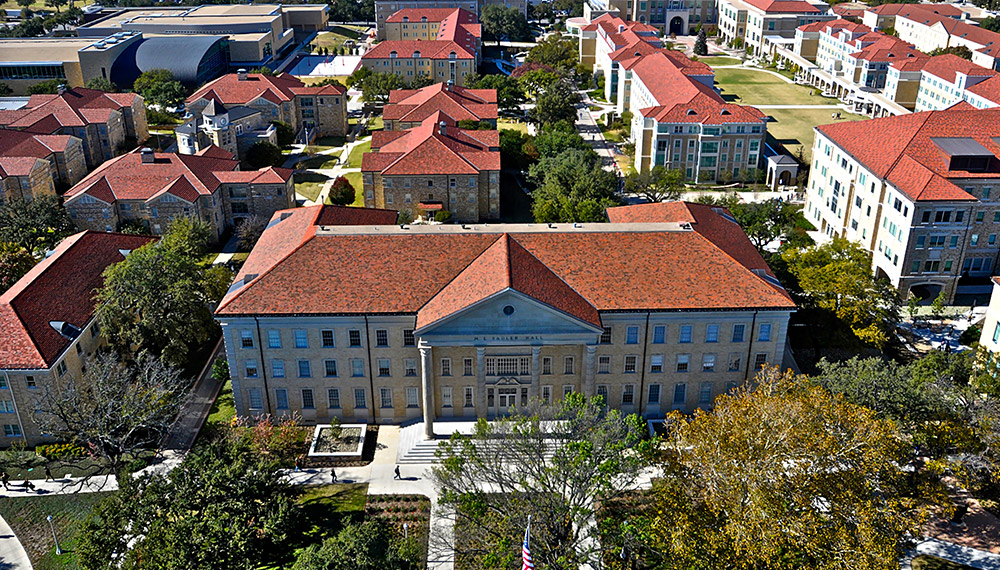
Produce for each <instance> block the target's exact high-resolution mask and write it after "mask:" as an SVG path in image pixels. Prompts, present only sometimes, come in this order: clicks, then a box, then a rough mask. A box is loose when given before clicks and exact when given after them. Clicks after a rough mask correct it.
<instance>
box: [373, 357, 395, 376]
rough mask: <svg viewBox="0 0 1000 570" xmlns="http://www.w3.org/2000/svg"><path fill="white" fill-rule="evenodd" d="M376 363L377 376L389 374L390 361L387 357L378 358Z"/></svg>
mask: <svg viewBox="0 0 1000 570" xmlns="http://www.w3.org/2000/svg"><path fill="white" fill-rule="evenodd" d="M376 363H377V364H378V375H379V376H391V375H392V369H391V362H390V360H389V359H388V358H379V359H378V360H377V361H376Z"/></svg>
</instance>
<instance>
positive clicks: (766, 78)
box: [715, 69, 837, 105]
mask: <svg viewBox="0 0 1000 570" xmlns="http://www.w3.org/2000/svg"><path fill="white" fill-rule="evenodd" d="M715 83H716V85H717V87H719V89H721V90H722V96H723V98H725V99H726V100H727V101H734V102H736V103H742V104H744V105H835V104H837V100H836V99H827V98H825V97H823V96H821V95H818V94H817V95H811V93H813V92H814V91H815V89H812V88H810V87H804V86H802V85H795V84H793V83H788V82H786V81H784V80H783V79H781V78H779V77H775V76H774V75H772V74H770V73H768V72H766V71H763V70H759V69H718V70H716V71H715Z"/></svg>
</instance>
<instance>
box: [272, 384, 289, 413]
mask: <svg viewBox="0 0 1000 570" xmlns="http://www.w3.org/2000/svg"><path fill="white" fill-rule="evenodd" d="M274 406H275V407H276V408H278V409H279V410H287V409H288V390H286V389H284V388H278V389H276V390H275V391H274Z"/></svg>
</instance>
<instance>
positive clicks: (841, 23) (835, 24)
mask: <svg viewBox="0 0 1000 570" xmlns="http://www.w3.org/2000/svg"><path fill="white" fill-rule="evenodd" d="M828 28H833V31H834V32H836V31H838V30H847V31H849V32H870V31H871V28H869V27H868V26H865V25H862V24H858V23H855V22H851V21H848V20H826V21H821V22H812V23H809V24H804V25H802V26H799V27H798V28H796V29H797V30H801V31H803V32H825V31H827V29H828Z"/></svg>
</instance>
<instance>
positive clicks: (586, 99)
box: [576, 91, 621, 176]
mask: <svg viewBox="0 0 1000 570" xmlns="http://www.w3.org/2000/svg"><path fill="white" fill-rule="evenodd" d="M579 93H580V96H581V97H582V99H583V102H582V103H581V104H580V106H578V107H577V110H576V118H577V120H576V130H577V132H578V133H580V136H581V137H583V140H584V141H586V142H587V144H589V145H590V146H591V147H593V149H594V150H595V151H596V152H597V154H598V155H599V156H600V157H601V164H602V165H603V166H604V170H608V171H611V172H614V173H615V174H618V175H619V176H621V170H620V169H619V168H618V163H617V162H616V161H615V151H614V147H613V146H611V145H609V144H608V141H607V139H605V138H604V133H603V132H601V128H600V127H599V126H598V125H597V121H596V120H595V119H594V115H593V114H592V113H591V112H590V105H593V104H594V103H592V102H591V100H590V95H588V94H587V92H586V91H580V92H579Z"/></svg>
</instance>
